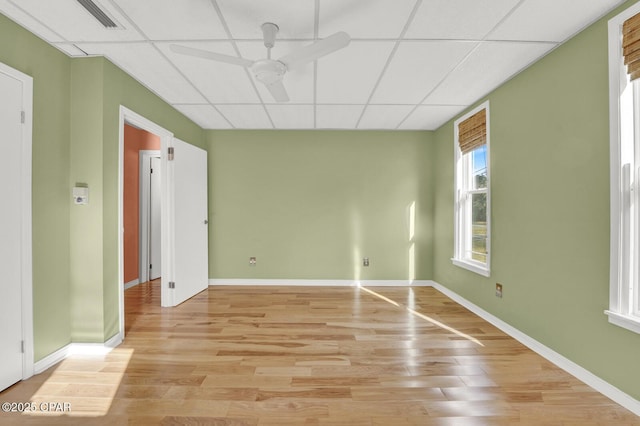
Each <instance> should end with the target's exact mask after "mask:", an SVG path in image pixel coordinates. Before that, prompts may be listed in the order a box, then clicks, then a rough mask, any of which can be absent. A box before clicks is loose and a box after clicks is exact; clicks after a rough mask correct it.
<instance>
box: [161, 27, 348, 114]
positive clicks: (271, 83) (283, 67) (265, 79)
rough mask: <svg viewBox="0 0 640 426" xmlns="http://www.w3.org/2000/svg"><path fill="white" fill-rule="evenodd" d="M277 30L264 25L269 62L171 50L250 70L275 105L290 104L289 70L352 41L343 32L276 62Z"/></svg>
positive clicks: (176, 47)
mask: <svg viewBox="0 0 640 426" xmlns="http://www.w3.org/2000/svg"><path fill="white" fill-rule="evenodd" d="M278 30H279V28H278V26H277V25H276V24H273V23H271V22H265V23H264V24H262V34H263V36H264V45H265V47H266V48H267V58H266V59H259V60H257V61H251V60H249V59H244V58H240V57H237V56H230V55H223V54H221V53H215V52H209V51H207V50H202V49H195V48H193V47H186V46H180V45H176V44H172V45H171V46H170V49H171V50H172V51H174V52H175V53H179V54H181V55H188V56H195V57H198V58H204V59H211V60H213V61H219V62H226V63H228V64H234V65H240V66H243V67H245V68H249V69H250V70H251V72H252V74H253V75H254V76H255V78H256V79H257V80H258V81H260V82H261V83H263V84H264V85H265V86H266V87H267V89H268V90H269V92H270V93H271V95H272V96H273V98H274V99H275V100H276V102H287V101H289V95H288V94H287V90H286V89H285V87H284V85H283V84H282V78H283V77H284V74H285V73H286V72H287V71H288V70H290V69H293V68H295V67H297V66H300V65H304V64H306V63H308V62H311V61H315V60H316V59H318V58H320V57H322V56H325V55H328V54H329V53H332V52H335V51H336V50H339V49H342V48H343V47H346V46H347V45H348V44H349V42H350V41H351V37H349V34H347V33H345V32H342V31H341V32H337V33H335V34H333V35H330V36H329V37H327V38H324V39H322V40H318V41H316V42H315V43H313V44H310V45H309V46H305V47H303V48H301V49H299V50H297V51H295V52H293V53H290V54H288V55H285V56H283V57H281V58H280V59H277V60H276V59H271V48H273V46H274V45H275V41H276V34H277V33H278Z"/></svg>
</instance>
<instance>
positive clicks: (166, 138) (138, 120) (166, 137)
mask: <svg viewBox="0 0 640 426" xmlns="http://www.w3.org/2000/svg"><path fill="white" fill-rule="evenodd" d="M125 123H127V124H130V125H132V126H134V127H137V128H139V129H143V130H146V131H147V132H150V133H153V134H154V135H156V136H158V137H160V158H161V159H162V162H161V169H162V213H161V214H162V264H163V265H166V264H168V263H169V262H168V259H167V258H166V257H165V253H166V251H167V249H168V247H167V244H168V242H167V240H166V239H165V234H168V232H165V229H166V226H167V223H168V222H167V219H168V210H169V204H168V200H167V201H165V200H166V199H167V197H166V194H167V192H168V191H167V187H168V184H167V178H166V173H164V170H166V168H167V156H166V155H165V154H164V153H166V152H167V149H168V147H169V146H170V145H171V141H172V140H173V133H171V132H170V131H169V130H167V129H165V128H164V127H162V126H159V125H157V124H156V123H154V122H153V121H151V120H149V119H147V118H145V117H143V116H142V115H140V114H138V113H136V112H134V111H132V110H130V109H129V108H127V107H125V106H122V105H120V119H119V124H118V125H119V128H118V133H119V137H118V139H119V146H118V230H119V232H118V289H119V290H118V292H119V300H118V304H119V308H120V329H119V336H120V339H121V340H123V339H124V284H125V283H124V253H123V247H122V244H123V233H124V226H123V213H122V208H123V205H124V125H125ZM161 288H162V290H161V301H162V306H165V303H166V301H167V300H168V298H169V292H168V287H167V286H166V285H163V286H162V287H161Z"/></svg>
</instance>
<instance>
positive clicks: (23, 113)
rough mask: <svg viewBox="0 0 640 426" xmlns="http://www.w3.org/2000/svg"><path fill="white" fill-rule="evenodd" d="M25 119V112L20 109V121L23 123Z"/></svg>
mask: <svg viewBox="0 0 640 426" xmlns="http://www.w3.org/2000/svg"><path fill="white" fill-rule="evenodd" d="M25 120H26V114H25V112H24V111H20V123H22V124H24V122H25Z"/></svg>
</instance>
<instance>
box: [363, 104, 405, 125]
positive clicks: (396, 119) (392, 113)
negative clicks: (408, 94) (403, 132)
mask: <svg viewBox="0 0 640 426" xmlns="http://www.w3.org/2000/svg"><path fill="white" fill-rule="evenodd" d="M412 109H413V106H412V105H369V106H367V108H366V109H365V110H364V115H363V116H362V120H360V124H358V129H395V128H396V127H398V124H400V122H401V121H402V120H403V119H404V118H405V117H406V116H407V114H409V112H411V110H412Z"/></svg>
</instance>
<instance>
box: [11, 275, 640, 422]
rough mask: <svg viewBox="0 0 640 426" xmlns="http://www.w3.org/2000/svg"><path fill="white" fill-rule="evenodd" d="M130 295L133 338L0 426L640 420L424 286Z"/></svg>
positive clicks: (55, 381) (150, 290)
mask: <svg viewBox="0 0 640 426" xmlns="http://www.w3.org/2000/svg"><path fill="white" fill-rule="evenodd" d="M125 299H126V303H125V306H126V339H125V342H124V343H123V344H122V345H121V346H119V347H118V348H116V349H115V350H113V351H111V352H110V353H108V354H102V355H90V356H89V355H82V356H81V355H73V356H71V357H69V358H68V359H66V360H65V361H63V362H62V363H60V364H58V365H57V366H54V367H52V368H51V369H49V370H48V371H46V372H44V373H42V374H40V375H37V376H34V377H33V378H31V379H29V380H27V381H24V382H21V383H18V384H17V385H15V386H13V387H11V388H9V389H7V390H5V391H4V392H2V393H0V402H28V401H31V402H32V403H33V404H34V406H35V407H36V408H37V411H36V412H31V413H23V414H18V413H2V412H0V424H2V425H5V424H20V425H29V424H43V425H57V424H64V425H69V424H71V425H75V424H82V425H87V424H113V425H121V424H180V425H183V424H187V425H189V424H192V425H196V424H197V425H201V424H202V425H205V424H211V425H233V426H239V425H258V426H266V425H278V426H286V425H349V426H358V425H385V426H386V425H393V426H396V425H580V426H584V425H607V426H609V425H640V418H638V417H636V416H635V415H633V414H632V413H631V412H629V411H627V410H625V409H624V408H622V407H620V406H618V405H617V404H615V403H614V402H612V401H611V400H609V399H607V398H606V397H604V396H602V395H601V394H599V393H597V392H595V391H594V390H593V389H591V388H589V387H588V386H586V385H585V384H583V383H582V382H580V381H579V380H577V379H576V378H574V377H572V376H570V375H569V374H567V373H565V372H564V371H562V370H560V369H559V368H557V367H555V366H554V365H553V364H551V363H549V362H548V361H546V360H544V359H543V358H541V357H540V356H538V355H536V354H535V353H533V352H532V351H530V350H529V349H527V348H525V347H524V346H522V345H521V344H520V343H518V342H517V341H515V340H514V339H512V338H510V337H508V336H506V335H505V334H504V333H502V332H501V331H499V330H497V329H496V328H495V327H493V326H491V325H490V324H488V323H486V322H485V321H483V320H481V319H480V318H478V317H477V316H475V315H474V314H472V313H470V312H469V311H467V310H466V309H465V308H463V307H461V306H460V305H458V304H456V303H455V302H453V301H452V300H450V299H448V298H447V297H445V296H444V295H442V294H441V293H439V292H438V291H436V290H435V289H433V288H429V287H417V288H407V287H393V288H391V287H386V288H380V287H376V288H368V289H364V288H347V287H304V288H300V287H295V288H293V287H258V288H255V287H254V288H249V287H211V288H209V289H208V290H206V291H204V292H202V293H200V294H199V295H197V296H195V297H194V298H192V299H190V300H188V301H187V302H185V303H183V304H182V305H180V306H178V307H176V308H161V307H160V291H159V283H158V282H152V283H145V284H141V285H138V286H136V287H134V288H132V289H129V290H127V291H126V293H125ZM54 402H58V403H69V404H70V407H71V409H70V411H61V412H56V411H53V410H55V408H60V407H56V406H54V405H53V404H52V403H54ZM42 403H46V404H45V405H42ZM43 408H49V410H50V411H49V412H43V411H42V409H43Z"/></svg>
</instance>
